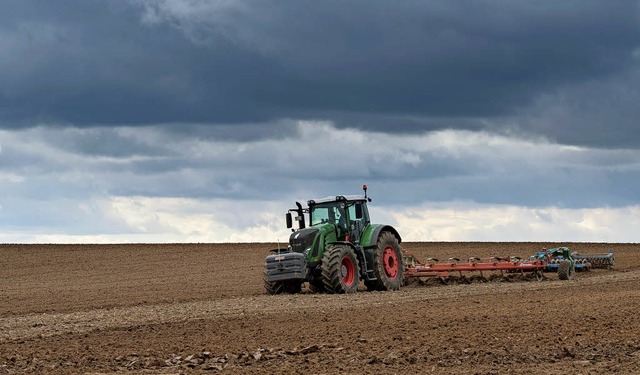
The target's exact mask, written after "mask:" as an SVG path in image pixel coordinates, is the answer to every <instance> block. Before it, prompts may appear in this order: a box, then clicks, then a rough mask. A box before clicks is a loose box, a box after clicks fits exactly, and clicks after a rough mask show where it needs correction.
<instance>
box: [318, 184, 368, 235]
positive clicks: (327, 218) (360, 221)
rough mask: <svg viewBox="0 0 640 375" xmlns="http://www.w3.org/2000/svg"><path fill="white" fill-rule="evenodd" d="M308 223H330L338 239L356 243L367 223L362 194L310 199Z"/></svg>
mask: <svg viewBox="0 0 640 375" xmlns="http://www.w3.org/2000/svg"><path fill="white" fill-rule="evenodd" d="M307 204H308V205H309V223H310V225H311V227H314V226H320V225H324V224H331V225H332V226H333V227H334V228H335V232H336V233H335V234H336V239H337V240H338V241H345V242H351V241H352V240H353V241H354V242H355V243H357V242H359V239H360V234H361V233H362V230H363V229H364V228H365V227H366V226H367V224H368V223H369V211H368V210H367V203H366V198H364V197H363V196H342V195H339V196H336V197H332V198H325V199H320V200H317V201H316V200H310V201H308V202H307Z"/></svg>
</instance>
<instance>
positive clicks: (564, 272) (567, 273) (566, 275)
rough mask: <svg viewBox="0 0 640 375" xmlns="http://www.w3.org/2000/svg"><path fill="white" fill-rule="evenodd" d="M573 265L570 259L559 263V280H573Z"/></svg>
mask: <svg viewBox="0 0 640 375" xmlns="http://www.w3.org/2000/svg"><path fill="white" fill-rule="evenodd" d="M573 271H574V270H573V264H571V261H570V260H569V259H564V260H561V261H560V263H558V278H559V279H560V280H571V277H572V276H573Z"/></svg>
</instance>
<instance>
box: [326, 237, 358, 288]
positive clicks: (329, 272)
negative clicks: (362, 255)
mask: <svg viewBox="0 0 640 375" xmlns="http://www.w3.org/2000/svg"><path fill="white" fill-rule="evenodd" d="M322 283H323V284H324V290H325V291H326V292H327V293H355V292H356V291H357V290H358V284H359V283H360V270H359V268H358V259H357V258H356V254H355V253H354V251H353V249H352V248H351V247H349V246H347V245H335V246H332V247H331V248H329V249H326V250H325V252H324V255H323V256H322Z"/></svg>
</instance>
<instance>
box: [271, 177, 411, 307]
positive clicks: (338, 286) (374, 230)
mask: <svg viewBox="0 0 640 375" xmlns="http://www.w3.org/2000/svg"><path fill="white" fill-rule="evenodd" d="M363 190H364V195H354V196H343V195H338V196H335V197H329V198H324V199H316V200H310V201H308V202H307V206H308V208H303V207H302V204H300V203H299V202H296V206H297V208H294V209H290V210H289V212H287V215H286V221H287V228H293V221H294V220H295V221H296V222H297V223H298V229H292V232H293V233H291V236H290V237H289V245H288V246H287V248H286V249H275V250H272V252H274V254H273V255H269V256H268V257H267V258H266V265H265V266H266V269H265V273H264V286H265V289H266V290H267V292H268V293H270V294H279V293H299V292H300V291H301V290H302V284H303V283H305V282H308V283H309V289H310V290H311V291H312V292H325V293H353V292H355V291H356V290H357V289H358V285H359V284H360V280H362V281H364V285H365V286H366V287H367V289H368V290H398V289H399V288H400V286H402V282H403V274H404V265H403V261H402V251H401V250H400V242H401V239H400V235H399V234H398V231H396V230H395V229H394V228H393V227H392V226H390V225H381V224H371V222H370V220H369V211H368V209H367V202H371V198H368V197H367V186H366V185H365V186H363ZM292 213H295V215H296V216H295V217H293V216H292ZM305 214H308V217H309V227H307V226H306V223H305Z"/></svg>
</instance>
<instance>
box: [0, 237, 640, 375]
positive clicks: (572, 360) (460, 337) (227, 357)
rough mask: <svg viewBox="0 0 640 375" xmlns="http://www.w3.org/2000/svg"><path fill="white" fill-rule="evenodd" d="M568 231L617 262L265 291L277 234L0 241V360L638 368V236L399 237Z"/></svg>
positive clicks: (308, 367)
mask: <svg viewBox="0 0 640 375" xmlns="http://www.w3.org/2000/svg"><path fill="white" fill-rule="evenodd" d="M559 245H563V246H568V247H570V248H571V249H572V250H574V251H579V252H580V253H583V254H590V253H591V254H593V253H605V252H606V251H607V250H608V249H612V250H614V251H615V256H616V266H615V267H614V269H613V270H602V269H598V270H592V271H591V272H588V273H576V274H575V275H574V278H573V279H572V280H570V281H560V280H558V279H557V277H556V275H554V274H546V275H547V277H548V280H544V281H540V282H539V281H517V282H504V281H503V282H501V281H494V282H488V283H472V284H449V285H438V284H437V283H432V282H430V283H427V285H422V284H419V283H414V284H411V285H409V286H407V287H404V288H402V289H401V290H400V291H397V292H366V291H364V288H361V289H362V291H360V292H358V293H356V294H352V295H327V294H310V293H306V289H303V293H302V294H298V295H277V296H269V295H266V294H265V293H264V289H263V285H262V272H263V266H264V258H265V256H266V255H268V253H269V252H268V250H269V249H271V248H272V247H274V246H273V244H159V245H0V374H4V373H9V374H12V373H63V374H66V373H69V374H77V373H92V374H95V373H101V374H102V373H104V374H110V373H145V374H176V373H229V374H232V373H252V374H272V373H357V374H361V373H362V374H367V373H369V374H383V373H404V372H406V373H435V374H443V373H452V374H505V373H517V374H523V373H524V374H529V373H530V374H534V373H536V374H539V373H545V374H567V373H572V374H589V373H591V374H601V373H622V374H637V373H640V316H639V311H640V245H638V244H584V243H578V244H566V243H563V244H554V243H405V244H402V246H403V248H404V249H406V250H409V251H411V252H412V253H414V254H415V255H416V256H418V257H420V258H423V259H426V258H427V257H436V258H439V259H446V258H448V257H454V256H456V257H459V258H461V259H465V258H467V257H470V256H478V257H485V256H492V255H495V256H509V255H517V256H521V257H527V256H529V255H532V254H534V253H535V252H536V251H538V250H539V249H540V248H541V247H555V246H559Z"/></svg>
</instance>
